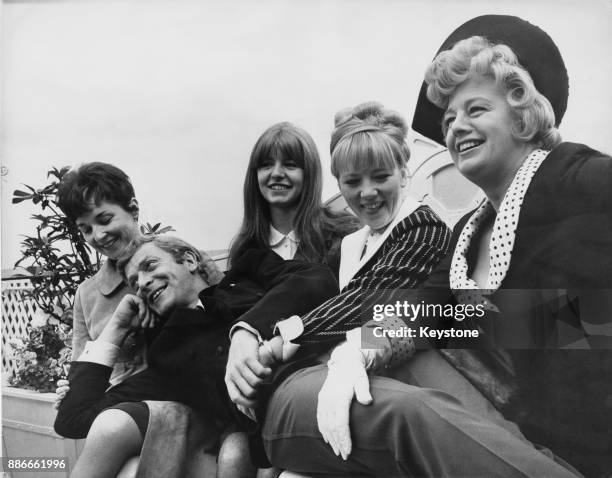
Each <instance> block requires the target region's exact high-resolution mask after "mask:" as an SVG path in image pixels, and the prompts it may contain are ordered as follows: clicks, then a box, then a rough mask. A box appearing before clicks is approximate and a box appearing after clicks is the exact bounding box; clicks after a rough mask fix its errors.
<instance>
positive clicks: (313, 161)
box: [230, 122, 358, 272]
mask: <svg viewBox="0 0 612 478" xmlns="http://www.w3.org/2000/svg"><path fill="white" fill-rule="evenodd" d="M322 183H323V181H322V175H321V161H320V159H319V153H318V151H317V147H316V145H315V143H314V141H313V139H312V137H311V136H310V135H309V134H308V133H307V132H306V131H304V130H303V129H302V128H299V127H297V126H295V125H294V124H292V123H288V122H282V123H277V124H275V125H273V126H271V127H269V128H268V129H267V130H266V131H264V133H263V134H262V135H261V136H260V137H259V139H258V140H257V142H256V143H255V146H254V147H253V151H252V152H251V158H250V160H249V165H248V167H247V172H246V177H245V180H244V218H243V220H242V226H241V228H240V231H239V233H238V235H237V236H236V238H235V239H234V241H233V243H232V246H231V248H230V263H232V262H234V261H235V260H236V259H237V258H238V257H239V256H240V255H241V254H242V253H244V251H246V250H247V249H251V248H267V247H270V248H271V249H272V250H274V251H275V252H277V253H278V254H279V255H280V256H281V257H283V258H284V259H293V258H296V259H302V260H306V261H309V262H322V263H328V264H329V265H330V267H332V269H333V270H334V271H335V272H337V267H338V262H339V257H338V256H339V245H340V240H341V239H342V237H343V236H344V235H346V234H347V233H349V232H352V231H354V230H355V229H356V228H357V225H358V221H357V219H356V218H354V217H353V216H351V215H349V214H343V213H334V212H332V211H330V210H328V209H326V208H324V207H323V205H322V204H321V190H322Z"/></svg>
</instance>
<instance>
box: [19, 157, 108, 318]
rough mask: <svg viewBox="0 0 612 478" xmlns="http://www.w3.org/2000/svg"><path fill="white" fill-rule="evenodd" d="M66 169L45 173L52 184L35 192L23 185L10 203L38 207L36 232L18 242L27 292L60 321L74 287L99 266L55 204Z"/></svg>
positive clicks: (35, 217)
mask: <svg viewBox="0 0 612 478" xmlns="http://www.w3.org/2000/svg"><path fill="white" fill-rule="evenodd" d="M68 170H69V168H68V167H64V168H62V169H57V168H52V169H51V170H49V171H48V172H47V178H50V179H51V182H50V183H49V184H47V185H46V186H44V187H42V188H38V189H35V188H33V187H32V186H28V185H27V184H24V187H25V188H26V189H27V190H26V191H22V190H16V191H14V192H13V200H12V203H13V204H17V203H21V202H23V201H30V202H32V203H33V204H35V205H37V206H39V207H40V209H41V212H40V213H37V214H33V215H32V216H31V218H32V219H33V220H34V221H36V233H35V234H34V235H31V236H28V235H25V236H24V237H25V239H23V241H21V259H19V260H18V261H17V262H16V263H15V267H17V266H19V265H24V266H25V267H26V269H27V270H28V271H29V272H31V273H32V274H33V276H32V277H30V279H31V281H32V290H31V291H28V292H27V296H28V297H31V298H32V299H33V300H34V302H35V303H36V305H37V307H38V308H39V309H41V310H42V311H44V312H45V313H47V314H49V315H50V316H52V317H54V318H56V319H57V320H59V321H62V320H64V319H65V315H64V311H66V310H69V309H72V306H73V304H74V295H75V292H76V289H77V287H78V286H79V284H80V283H81V282H83V281H84V280H85V279H87V278H88V277H90V276H92V275H93V274H94V273H95V272H96V271H97V270H98V269H99V267H100V255H99V254H98V253H95V252H93V251H92V250H91V248H90V247H89V246H88V245H87V243H86V242H85V239H84V238H83V235H82V234H81V232H80V231H79V229H78V228H77V227H76V225H75V224H74V223H73V222H71V221H69V220H68V219H67V218H66V217H65V216H64V215H63V214H62V212H61V211H60V209H59V207H58V205H57V201H56V195H57V188H58V185H59V182H60V181H61V179H62V178H63V177H64V175H65V174H66V173H67V172H68Z"/></svg>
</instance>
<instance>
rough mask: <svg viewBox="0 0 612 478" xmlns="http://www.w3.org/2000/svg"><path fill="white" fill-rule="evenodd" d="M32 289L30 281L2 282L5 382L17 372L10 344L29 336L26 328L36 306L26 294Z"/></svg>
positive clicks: (3, 366)
mask: <svg viewBox="0 0 612 478" xmlns="http://www.w3.org/2000/svg"><path fill="white" fill-rule="evenodd" d="M31 288H32V283H31V282H30V280H29V279H8V280H3V281H2V372H3V377H4V379H3V380H6V379H8V377H14V376H15V373H16V370H17V363H16V361H14V360H12V359H11V347H10V346H9V343H10V342H11V341H12V340H13V339H17V338H22V337H25V336H26V335H27V332H26V327H27V325H28V323H29V322H30V320H32V317H33V316H34V313H35V312H36V304H35V303H34V301H32V300H31V299H26V298H25V293H26V292H27V291H28V290H30V289H31Z"/></svg>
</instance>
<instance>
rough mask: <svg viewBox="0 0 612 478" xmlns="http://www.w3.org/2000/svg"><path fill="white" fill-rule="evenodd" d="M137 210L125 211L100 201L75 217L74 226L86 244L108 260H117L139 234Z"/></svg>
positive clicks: (117, 206)
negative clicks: (75, 225)
mask: <svg viewBox="0 0 612 478" xmlns="http://www.w3.org/2000/svg"><path fill="white" fill-rule="evenodd" d="M137 219H138V208H135V209H134V211H126V210H125V209H123V207H121V206H120V205H118V204H115V203H110V202H107V201H102V202H100V203H99V204H93V205H92V208H91V209H90V210H89V211H88V212H86V213H85V214H83V215H82V216H79V217H77V220H76V224H77V226H78V228H79V230H80V231H81V233H82V234H83V237H85V240H86V241H87V244H89V245H90V246H91V247H93V248H94V249H95V250H96V251H97V252H99V253H100V254H102V255H103V256H106V257H108V258H109V259H117V258H118V257H120V256H121V254H123V252H124V251H125V249H126V247H127V246H128V244H129V243H130V242H131V241H132V239H134V238H135V237H136V236H137V235H138V234H139V232H140V231H139V229H138V222H137Z"/></svg>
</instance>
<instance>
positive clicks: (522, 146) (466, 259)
mask: <svg viewBox="0 0 612 478" xmlns="http://www.w3.org/2000/svg"><path fill="white" fill-rule="evenodd" d="M509 23H511V24H512V27H513V28H516V29H517V30H523V31H522V32H521V31H518V32H517V33H522V35H521V40H520V41H519V42H518V44H517V45H516V50H517V53H518V55H517V53H515V51H513V49H512V48H510V47H509V46H508V45H505V44H500V43H497V44H496V40H497V41H499V39H498V38H496V35H495V33H494V32H491V34H490V37H491V38H492V40H489V39H487V38H484V37H481V36H474V37H470V38H467V39H465V40H461V41H459V42H457V43H456V44H454V46H453V47H452V48H451V49H450V50H447V51H443V52H441V53H439V54H438V55H437V56H436V58H435V60H434V61H433V63H432V64H431V66H430V67H429V68H428V70H427V72H426V76H425V82H426V83H427V97H428V99H429V100H430V101H431V102H432V103H433V104H434V105H436V106H437V107H438V108H440V110H443V114H442V121H441V130H442V133H443V134H444V136H445V141H446V145H447V147H448V149H449V152H450V154H451V156H452V158H453V161H454V162H455V164H456V166H457V168H458V170H459V171H460V172H461V173H462V174H463V175H464V176H465V177H466V178H468V179H469V180H470V181H472V182H474V183H475V184H476V185H478V186H480V187H481V188H482V190H483V191H484V192H485V194H486V197H487V200H486V201H485V202H484V203H483V204H482V205H481V206H480V207H479V208H478V209H477V210H476V211H474V212H473V213H470V214H468V215H467V216H466V217H465V218H463V220H461V221H460V222H459V223H458V224H457V226H456V228H455V232H454V237H453V245H454V253H453V255H452V258H451V259H450V261H449V260H447V261H446V264H447V268H448V281H449V285H450V288H451V289H452V290H453V293H454V296H455V300H457V301H458V302H473V301H475V300H477V301H489V302H491V303H493V305H492V306H491V307H490V308H493V307H497V308H498V309H499V310H498V313H493V314H490V317H488V320H487V321H486V322H484V323H482V327H483V329H484V330H485V331H487V332H488V335H489V337H490V340H491V342H492V343H493V345H494V346H496V347H499V348H500V349H510V350H507V351H505V352H503V353H502V352H501V351H500V352H499V353H496V354H486V355H485V356H484V358H482V357H483V354H480V355H479V354H478V353H475V352H474V351H471V352H468V351H447V352H444V354H445V357H446V358H447V359H448V360H449V361H450V362H451V363H455V364H457V363H461V362H465V358H466V357H468V356H471V358H474V357H476V358H477V360H478V362H479V364H480V365H479V371H480V372H483V373H480V374H479V377H477V378H476V381H475V383H476V384H477V385H478V386H479V387H480V388H481V390H483V391H487V390H491V389H492V388H494V386H495V385H497V384H499V383H500V382H502V380H501V379H500V377H499V375H498V374H497V375H496V374H495V373H494V371H495V370H499V369H500V368H502V367H506V368H507V367H512V373H511V375H510V377H505V379H504V381H506V382H509V383H510V384H511V386H512V387H513V388H515V389H516V391H515V392H514V393H512V394H510V395H509V396H508V397H507V400H499V397H495V396H494V395H493V396H491V399H492V401H493V402H494V404H495V405H496V406H497V407H498V408H499V409H500V410H502V411H503V412H504V413H505V414H506V415H507V416H509V417H511V418H512V419H514V420H516V421H517V422H518V423H519V424H520V425H521V428H522V429H523V431H524V432H525V433H526V435H527V437H528V438H530V439H531V440H533V441H536V442H539V443H543V444H545V445H547V446H549V447H550V448H551V449H552V450H553V451H554V452H556V453H557V454H559V455H560V456H562V457H563V458H564V459H566V460H568V461H570V462H571V463H572V464H575V465H576V466H578V467H579V468H580V470H581V471H586V472H588V473H589V475H591V474H595V473H599V472H603V471H606V470H607V471H609V470H610V469H611V468H612V459H611V458H610V456H611V453H612V446H611V443H612V427H610V425H609V424H610V423H612V410H611V409H610V407H609V405H608V404H607V400H608V398H607V397H609V396H612V381H611V380H610V372H612V352H611V351H610V350H609V349H610V348H611V347H612V324H611V323H610V321H611V318H612V297H611V294H610V289H612V158H610V157H609V156H608V155H605V154H602V153H600V152H598V151H595V150H593V149H591V148H589V147H587V146H585V145H580V144H574V143H563V142H562V140H561V136H560V134H559V131H558V130H557V128H556V126H555V124H558V123H559V122H560V121H561V117H562V115H563V111H564V110H565V105H566V101H567V100H566V98H567V89H566V85H567V80H566V73H565V70H564V68H563V69H561V68H559V65H561V66H562V60H561V57H560V54H559V53H558V50H557V49H556V47H555V46H554V43H552V40H550V38H549V37H548V36H547V35H546V34H545V33H544V32H543V31H541V30H539V29H537V27H534V26H532V25H529V24H527V22H521V23H519V22H518V19H517V20H514V21H513V22H509ZM515 25H516V26H515ZM508 43H509V44H510V45H512V46H513V47H514V46H515V45H513V41H512V38H510V39H509V41H508ZM519 56H520V59H519ZM523 58H524V59H525V62H537V68H533V69H532V70H528V69H527V68H525V67H523V65H522V64H521V60H523ZM530 73H531V74H530ZM540 85H542V89H543V90H544V91H546V93H547V96H548V97H547V96H545V95H544V94H542V93H541V92H540V91H539V89H540ZM555 110H556V111H557V112H558V114H557V116H556V115H555ZM505 289H513V291H512V292H506V291H505ZM483 290H486V291H487V293H482V292H483ZM517 290H520V291H517ZM474 291H480V292H479V293H477V294H474ZM493 320H494V321H495V323H494V324H495V325H494V326H492V325H493V324H492V323H491V322H492V321H493ZM524 348H530V349H532V350H529V351H525V350H516V349H524ZM550 348H573V349H575V348H580V349H583V350H554V351H550V350H546V351H544V349H550ZM513 349H514V350H513ZM589 349H599V350H589ZM604 349H608V350H604ZM480 367H482V368H480ZM462 371H463V372H464V373H472V375H473V372H474V370H462ZM487 372H491V375H490V377H493V378H492V379H490V378H488V379H484V380H483V379H482V377H484V376H487ZM579 384H583V387H584V388H583V387H581V386H580V385H579ZM576 387H578V388H579V389H578V390H576ZM585 388H586V389H588V391H587V390H585ZM602 423H607V424H608V425H605V426H602Z"/></svg>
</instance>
